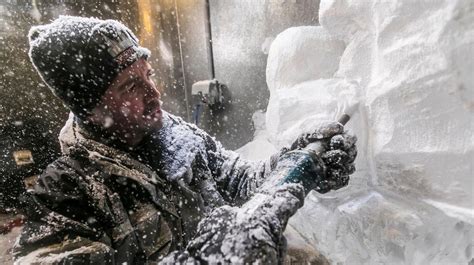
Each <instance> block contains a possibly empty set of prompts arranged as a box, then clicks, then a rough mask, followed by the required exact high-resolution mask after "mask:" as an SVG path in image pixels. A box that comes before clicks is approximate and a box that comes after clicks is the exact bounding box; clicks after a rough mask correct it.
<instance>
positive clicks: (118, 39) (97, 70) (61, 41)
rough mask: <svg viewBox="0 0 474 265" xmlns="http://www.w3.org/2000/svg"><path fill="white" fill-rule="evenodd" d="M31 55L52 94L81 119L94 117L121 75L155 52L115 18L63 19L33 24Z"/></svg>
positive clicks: (64, 17) (29, 35) (30, 33)
mask: <svg viewBox="0 0 474 265" xmlns="http://www.w3.org/2000/svg"><path fill="white" fill-rule="evenodd" d="M28 38H29V42H30V50H29V56H30V60H31V62H32V63H33V65H34V67H35V68H36V70H37V71H38V73H39V74H40V76H41V78H42V79H43V81H44V82H45V83H46V84H47V85H48V87H49V88H50V89H51V91H52V92H53V93H54V94H55V95H56V96H57V97H59V98H60V99H61V100H62V101H63V102H64V104H65V105H66V107H68V108H69V109H70V110H71V111H72V112H73V113H74V114H76V115H77V116H78V117H80V118H85V117H87V116H89V115H90V113H91V110H92V109H93V108H94V107H95V106H97V105H98V103H99V102H100V100H101V97H102V95H103V94H104V92H105V90H107V88H108V86H109V85H110V84H111V82H112V80H113V79H114V78H115V77H116V76H117V74H118V73H119V72H120V71H121V70H123V69H124V68H126V67H127V66H129V65H131V64H132V63H134V62H135V61H136V60H138V59H139V58H142V57H144V58H148V56H149V55H150V51H149V50H148V49H146V48H143V47H140V46H139V45H138V39H137V37H135V35H134V34H133V33H132V31H131V30H130V29H129V28H127V27H126V26H124V25H123V24H122V23H120V22H118V21H115V20H100V19H96V18H84V17H74V16H60V17H59V18H58V19H56V20H54V21H53V22H52V23H50V24H46V25H40V26H34V27H32V28H31V29H30V32H29V34H28Z"/></svg>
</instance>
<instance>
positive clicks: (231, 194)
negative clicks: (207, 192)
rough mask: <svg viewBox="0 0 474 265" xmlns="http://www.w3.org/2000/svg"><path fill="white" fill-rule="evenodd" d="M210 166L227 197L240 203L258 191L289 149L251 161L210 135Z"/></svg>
mask: <svg viewBox="0 0 474 265" xmlns="http://www.w3.org/2000/svg"><path fill="white" fill-rule="evenodd" d="M206 144H207V147H208V149H207V156H208V160H209V168H210V169H211V172H212V174H213V176H214V179H215V181H216V183H217V187H218V189H219V191H220V193H221V194H222V195H223V196H224V198H225V199H226V200H227V201H229V202H230V203H232V204H235V205H240V204H242V203H244V202H246V201H247V200H248V199H250V197H251V196H252V195H253V194H254V193H255V191H256V190H257V188H258V187H259V186H260V185H261V184H262V183H263V182H264V181H265V179H267V178H268V176H269V174H270V172H271V171H272V170H273V169H275V167H276V165H277V162H278V159H279V157H280V156H281V155H282V154H284V153H286V152H287V151H288V149H286V148H283V149H281V150H280V151H279V152H278V153H276V154H273V155H272V156H271V157H270V158H268V159H267V160H263V161H249V160H246V159H244V158H242V157H241V155H240V154H238V153H237V152H234V151H230V150H227V149H225V148H224V147H222V145H221V143H220V142H218V141H216V140H215V139H214V138H212V137H210V136H208V137H207V139H206Z"/></svg>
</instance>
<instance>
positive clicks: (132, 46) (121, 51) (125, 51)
mask: <svg viewBox="0 0 474 265" xmlns="http://www.w3.org/2000/svg"><path fill="white" fill-rule="evenodd" d="M104 38H105V42H106V43H107V46H108V49H107V52H108V53H109V54H110V55H111V56H112V57H113V58H114V59H115V61H116V62H117V64H118V65H119V67H120V68H124V67H127V66H128V65H130V64H131V63H133V62H134V61H135V60H136V59H137V58H138V52H137V49H136V48H137V47H138V42H137V40H136V39H135V38H133V36H131V35H130V34H129V33H128V32H126V31H124V30H120V31H119V32H118V34H117V35H116V37H115V38H110V37H108V36H106V35H104Z"/></svg>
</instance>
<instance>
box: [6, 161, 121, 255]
mask: <svg viewBox="0 0 474 265" xmlns="http://www.w3.org/2000/svg"><path fill="white" fill-rule="evenodd" d="M70 177H71V172H68V171H67V170H62V169H61V168H58V167H57V165H54V164H53V165H50V166H49V167H48V168H47V169H46V170H45V173H43V174H42V175H41V176H40V178H39V179H38V182H37V184H36V186H35V188H34V189H33V190H31V191H29V192H28V194H26V195H25V196H24V197H23V198H22V201H23V211H24V214H25V215H26V217H27V221H26V223H25V226H24V227H23V230H22V233H21V234H20V236H19V238H18V239H17V242H16V244H15V246H14V250H13V252H14V253H13V254H14V256H15V264H96V263H101V264H104V263H105V264H113V263H114V251H113V249H112V247H111V245H112V244H111V242H110V239H109V237H108V236H107V235H106V233H104V232H103V230H102V229H101V228H100V227H99V226H98V225H97V224H96V218H95V217H94V215H93V209H92V208H91V207H90V206H89V205H88V201H87V198H86V197H85V196H83V195H82V192H81V191H80V189H79V188H78V187H77V185H75V184H77V183H74V182H73V181H70V179H71V178H70Z"/></svg>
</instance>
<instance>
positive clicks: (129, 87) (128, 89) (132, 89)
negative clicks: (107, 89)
mask: <svg viewBox="0 0 474 265" xmlns="http://www.w3.org/2000/svg"><path fill="white" fill-rule="evenodd" d="M126 91H127V92H134V91H135V83H132V84H130V85H128V86H127V89H126Z"/></svg>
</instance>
